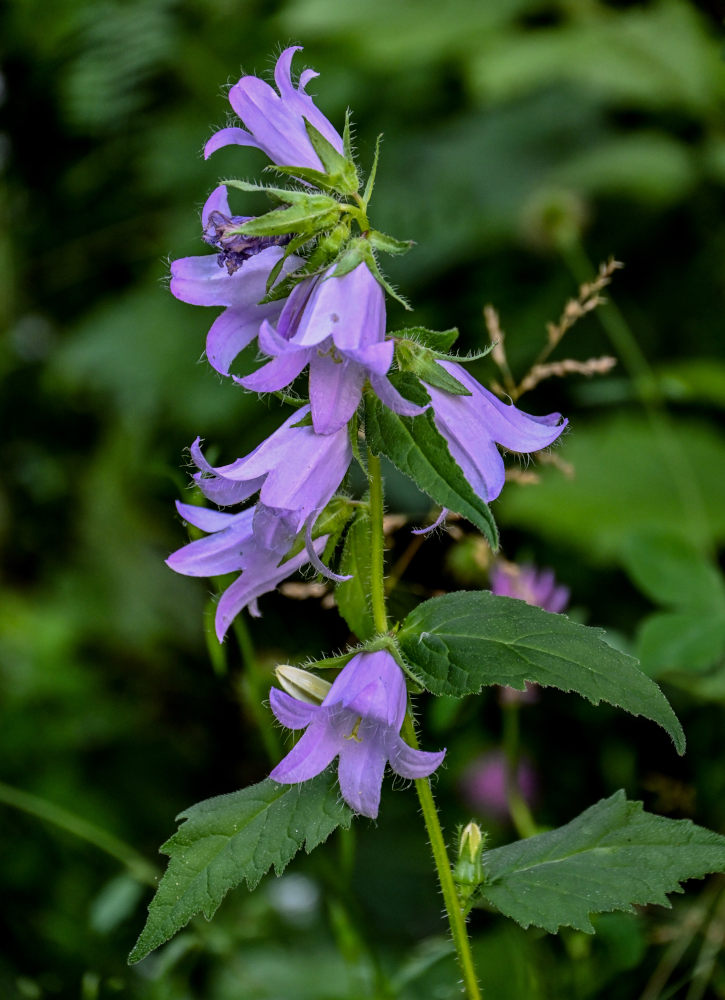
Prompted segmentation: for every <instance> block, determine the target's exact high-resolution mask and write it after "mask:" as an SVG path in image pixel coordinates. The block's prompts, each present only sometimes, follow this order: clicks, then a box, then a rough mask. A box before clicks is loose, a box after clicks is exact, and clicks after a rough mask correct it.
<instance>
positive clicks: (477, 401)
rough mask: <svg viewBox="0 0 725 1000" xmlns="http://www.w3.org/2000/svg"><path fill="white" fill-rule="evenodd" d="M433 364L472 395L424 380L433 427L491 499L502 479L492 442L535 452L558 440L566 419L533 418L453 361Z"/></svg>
mask: <svg viewBox="0 0 725 1000" xmlns="http://www.w3.org/2000/svg"><path fill="white" fill-rule="evenodd" d="M437 363H438V364H439V365H441V366H442V367H443V368H445V370H446V371H447V372H449V373H450V374H451V375H453V376H454V378H456V379H458V381H459V382H460V383H461V384H462V385H464V386H465V387H466V389H469V390H470V392H471V395H470V396H455V395H453V394H452V393H450V392H446V391H445V390H443V389H437V388H436V387H435V386H432V385H426V388H427V390H428V393H429V395H430V398H431V405H432V407H433V414H434V417H435V422H436V426H437V428H438V430H439V431H440V433H441V434H442V435H443V437H444V438H445V439H446V442H447V444H448V447H449V449H450V452H451V455H452V456H453V458H454V459H455V460H456V462H457V463H458V465H459V466H460V468H461V470H462V471H463V474H464V475H465V477H466V479H467V480H468V482H469V483H470V485H471V486H472V488H473V489H474V490H475V492H476V493H477V494H478V496H480V497H481V498H482V499H483V500H485V501H486V502H487V503H490V501H491V500H495V499H496V497H497V496H498V495H499V493H500V492H501V490H502V489H503V484H504V464H503V459H502V458H501V455H500V454H499V451H498V449H497V448H496V445H497V444H500V445H502V446H503V447H504V448H507V449H508V450H509V451H516V452H522V453H524V454H527V453H528V452H532V451H539V450H540V449H541V448H546V447H547V446H548V445H550V444H552V442H554V441H556V439H557V438H558V437H559V435H560V434H561V433H562V431H563V430H564V428H565V427H566V425H567V424H568V423H569V421H568V420H564V419H563V418H562V416H561V414H560V413H549V414H547V415H546V416H545V417H533V416H531V415H530V414H528V413H524V412H523V411H522V410H518V409H517V408H516V407H515V406H513V405H512V404H507V403H503V402H501V400H500V399H498V398H497V397H496V396H494V395H493V393H491V392H489V391H488V389H484V387H483V386H482V385H481V384H480V383H479V382H477V381H476V379H475V378H473V376H471V375H469V374H468V372H467V371H466V369H465V368H463V367H462V365H459V364H456V363H455V362H453V361H438V362H437Z"/></svg>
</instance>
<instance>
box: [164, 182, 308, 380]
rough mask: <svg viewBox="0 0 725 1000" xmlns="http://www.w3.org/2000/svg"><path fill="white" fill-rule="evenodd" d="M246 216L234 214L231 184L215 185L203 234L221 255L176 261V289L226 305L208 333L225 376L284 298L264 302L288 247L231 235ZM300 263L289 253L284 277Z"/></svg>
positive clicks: (195, 299) (192, 298) (195, 301)
mask: <svg viewBox="0 0 725 1000" xmlns="http://www.w3.org/2000/svg"><path fill="white" fill-rule="evenodd" d="M241 219H242V217H241V216H232V215H231V213H230V210H229V202H228V199H227V189H226V188H225V187H224V185H223V184H222V185H220V186H219V187H218V188H215V189H214V191H212V193H211V194H210V195H209V197H208V198H207V201H206V204H205V205H204V208H203V209H202V213H201V223H202V229H203V235H204V239H205V241H206V242H207V243H211V244H212V245H214V246H216V247H217V248H218V249H219V254H218V255H217V256H212V255H211V254H209V255H207V256H203V257H182V258H180V259H179V260H175V261H174V262H173V264H172V265H171V292H172V294H173V295H175V296H176V298H177V299H181V301H182V302H190V303H191V304H192V305H195V306H226V307H227V308H226V309H225V310H224V312H223V313H222V314H221V315H220V316H218V317H217V319H215V320H214V322H213V323H212V325H211V329H210V330H209V333H208V335H207V338H206V354H207V357H208V359H209V362H210V364H211V365H212V366H213V367H214V368H216V370H217V371H218V372H220V373H221V374H222V375H228V374H229V367H230V365H231V363H232V361H234V359H235V358H236V356H237V355H238V354H239V352H240V351H242V350H243V349H244V348H245V347H246V346H247V344H250V343H251V342H252V341H253V340H254V338H255V337H256V336H257V333H258V331H259V326H260V324H261V323H262V321H263V320H271V321H274V320H276V319H277V317H278V316H279V315H280V313H281V311H282V304H283V303H282V302H269V303H266V304H265V305H259V304H258V303H259V301H260V300H261V299H262V298H264V296H265V294H266V290H267V288H266V286H267V279H268V277H269V274H270V272H271V270H272V268H273V267H274V265H275V264H276V263H277V262H278V261H279V259H280V257H281V256H282V254H283V253H284V250H283V249H282V248H281V247H280V246H277V245H271V244H270V241H269V239H266V238H256V239H252V238H249V237H241V236H239V235H238V234H237V235H229V234H228V230H229V229H231V228H234V225H233V224H234V223H238V222H239V221H241ZM300 264H301V261H300V259H299V258H298V257H295V256H294V255H290V256H289V258H288V259H287V260H286V261H285V263H284V265H283V267H282V272H281V275H280V276H284V275H286V274H288V273H289V272H290V271H293V270H294V269H295V268H296V267H298V266H299V265H300Z"/></svg>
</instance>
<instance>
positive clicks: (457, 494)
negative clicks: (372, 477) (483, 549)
mask: <svg viewBox="0 0 725 1000" xmlns="http://www.w3.org/2000/svg"><path fill="white" fill-rule="evenodd" d="M403 374H404V373H403ZM415 382H416V380H415V379H414V378H412V377H411V376H408V377H407V378H402V377H399V378H398V379H396V384H397V386H398V388H403V389H404V395H406V396H407V397H408V398H409V399H411V400H412V401H413V402H416V403H424V402H425V401H426V397H427V394H426V393H425V391H424V390H423V389H422V388H421V387H420V386H416V384H415ZM365 434H366V437H367V442H368V447H369V448H371V449H372V451H373V452H375V454H383V455H387V457H388V458H389V459H390V461H391V462H392V463H393V465H394V466H395V467H396V468H397V469H399V470H400V471H401V472H402V473H403V474H404V475H406V476H408V477H409V478H410V479H412V480H413V482H414V483H416V485H417V486H419V487H420V489H421V490H422V491H423V492H424V493H426V494H427V495H428V496H429V497H430V498H431V500H434V501H435V502H436V503H437V504H440V505H441V507H447V508H448V509H449V510H453V511H455V512H456V513H457V514H461V515H462V516H463V517H465V518H467V519H468V520H469V521H470V522H471V524H474V525H475V526H476V527H477V528H478V529H479V531H481V532H482V534H483V535H484V536H485V538H486V540H487V541H488V542H489V544H490V546H491V548H492V549H494V550H495V549H496V548H497V547H498V531H497V529H496V522H495V521H494V519H493V515H492V514H491V511H490V509H489V507H488V504H486V503H485V502H484V501H483V500H482V499H481V498H480V497H479V496H477V495H476V493H475V492H474V491H473V489H472V487H471V486H470V485H469V483H468V480H467V479H466V477H465V476H464V474H463V472H462V471H461V469H460V468H459V467H458V465H457V464H456V462H455V461H454V459H453V456H452V455H451V453H450V451H449V450H448V445H447V444H446V442H445V439H444V438H443V436H442V435H441V434H440V433H439V432H438V429H437V428H436V426H435V422H434V420H433V413H432V411H431V410H430V409H428V410H426V411H425V413H423V414H421V416H418V417H401V416H400V415H399V414H397V413H394V412H393V411H392V410H389V409H388V407H387V406H385V405H384V404H383V403H381V402H380V400H379V399H378V398H377V396H375V395H373V394H372V393H368V394H367V396H366V410H365Z"/></svg>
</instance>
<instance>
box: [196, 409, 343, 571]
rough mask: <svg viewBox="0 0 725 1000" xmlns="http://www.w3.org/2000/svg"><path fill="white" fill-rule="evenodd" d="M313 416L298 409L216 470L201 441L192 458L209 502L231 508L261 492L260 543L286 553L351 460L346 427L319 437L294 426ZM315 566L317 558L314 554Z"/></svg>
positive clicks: (255, 525)
mask: <svg viewBox="0 0 725 1000" xmlns="http://www.w3.org/2000/svg"><path fill="white" fill-rule="evenodd" d="M309 412H310V408H309V406H303V407H301V408H300V409H299V410H296V411H295V412H294V413H293V414H291V416H289V417H288V418H287V420H285V422H284V423H283V424H282V426H281V427H279V428H277V430H276V431H274V433H273V434H271V435H270V436H269V437H268V438H267V439H266V440H265V441H263V442H262V444H260V445H259V446H258V447H257V448H255V449H254V451H252V452H250V453H249V455H246V456H245V457H244V458H239V459H237V461H236V462H232V463H231V464H230V465H222V466H219V467H218V468H214V467H213V466H211V465H210V464H209V463H208V462H207V461H206V459H205V458H204V456H203V454H202V452H201V448H200V446H199V439H198V438H197V440H196V441H195V442H194V444H193V445H192V446H191V455H192V458H193V459H194V462H195V463H196V465H197V467H198V468H199V470H200V471H199V472H197V473H196V474H195V475H194V479H195V480H196V483H197V485H198V486H199V488H200V490H201V491H202V493H203V494H204V496H205V497H206V498H207V499H208V500H212V501H213V502H214V503H217V504H219V505H220V506H222V507H227V506H229V505H231V504H235V503H241V502H242V501H244V500H247V499H248V498H249V497H250V496H252V494H253V493H256V492H257V490H259V491H260V492H259V503H257V505H256V506H255V508H254V522H253V529H254V535H255V538H256V539H257V542H258V543H259V544H260V545H263V546H266V547H267V548H269V549H270V550H271V551H272V552H276V553H278V554H279V555H282V554H283V553H284V552H286V551H287V549H289V547H290V545H291V544H292V542H293V540H294V538H295V536H296V535H297V533H298V532H299V531H300V530H301V529H302V528H303V527H304V526H305V524H307V523H309V524H310V526H311V523H312V521H314V518H315V517H316V515H317V514H318V513H319V512H320V511H321V510H322V509H323V507H325V506H326V505H327V503H328V502H329V501H330V499H331V498H332V495H333V493H334V492H335V490H337V488H338V487H339V485H340V483H341V482H342V480H343V478H344V476H345V473H346V472H347V470H348V466H349V465H350V462H351V461H352V448H351V447H350V439H349V437H348V434H347V429H346V428H342V429H341V430H338V431H337V432H335V433H333V434H328V435H321V434H315V432H314V430H313V429H312V427H310V426H305V427H296V426H295V424H298V423H299V422H300V421H301V420H303V419H304V418H305V417H306V416H307V415H308V413H309ZM310 558H311V561H312V562H315V557H314V555H313V554H312V552H311V553H310Z"/></svg>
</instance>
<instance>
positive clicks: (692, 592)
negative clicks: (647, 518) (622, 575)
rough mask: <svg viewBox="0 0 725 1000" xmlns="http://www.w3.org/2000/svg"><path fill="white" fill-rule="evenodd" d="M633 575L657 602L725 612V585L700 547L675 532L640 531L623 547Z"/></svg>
mask: <svg viewBox="0 0 725 1000" xmlns="http://www.w3.org/2000/svg"><path fill="white" fill-rule="evenodd" d="M622 556H623V558H624V562H625V565H626V567H627V570H628V571H629V574H630V576H631V577H632V579H633V580H634V582H635V583H636V584H637V586H638V587H639V588H640V590H641V591H643V593H645V594H646V595H647V597H649V598H651V599H652V600H653V601H657V602H658V603H662V604H669V605H672V606H673V607H690V608H695V609H699V610H702V609H703V608H713V609H718V610H719V611H725V586H723V579H722V576H721V574H720V573H719V571H718V570H717V568H716V567H715V566H714V564H713V563H712V562H711V561H710V560H709V559H707V558H706V557H705V556H704V555H703V553H702V552H701V551H700V549H698V548H697V546H695V545H693V544H692V542H690V541H689V540H687V539H685V538H683V537H682V535H681V534H676V533H675V532H673V531H666V530H662V529H659V530H658V529H649V530H644V531H639V532H636V533H635V534H634V535H633V536H632V538H631V539H630V540H629V541H628V543H627V545H626V546H624V547H623V551H622Z"/></svg>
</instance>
